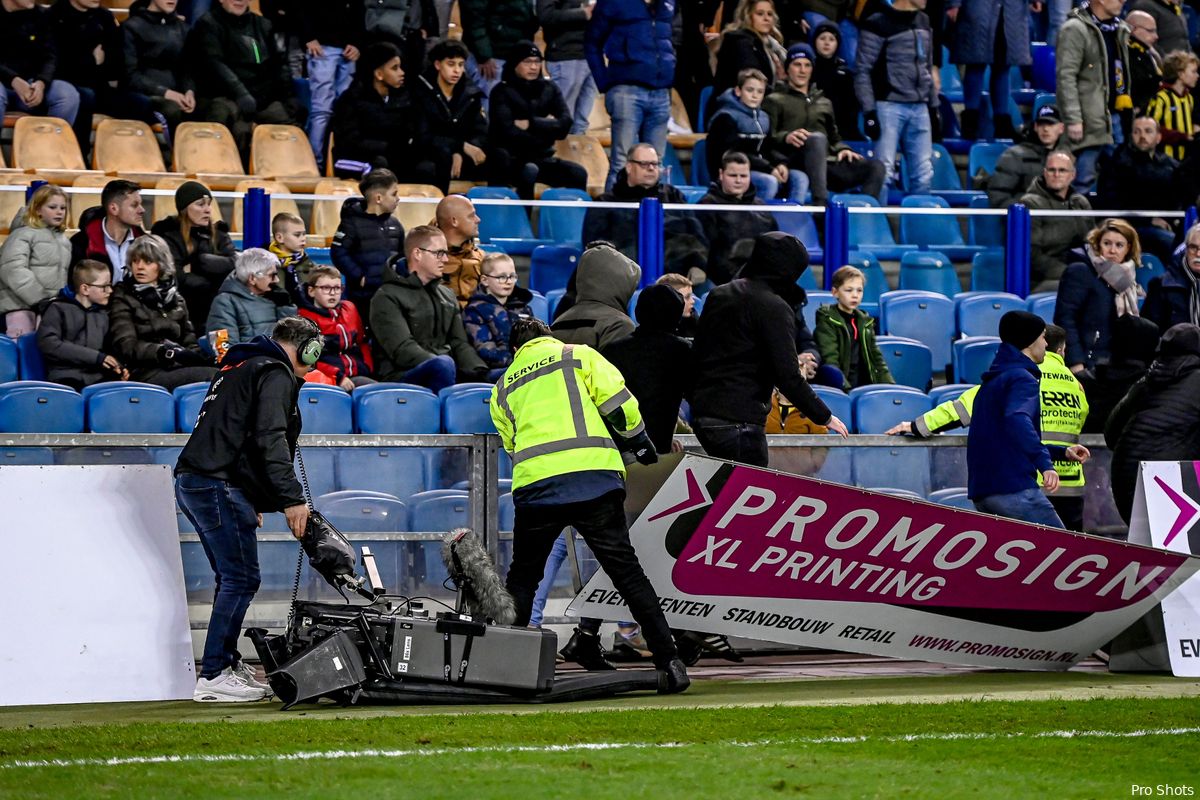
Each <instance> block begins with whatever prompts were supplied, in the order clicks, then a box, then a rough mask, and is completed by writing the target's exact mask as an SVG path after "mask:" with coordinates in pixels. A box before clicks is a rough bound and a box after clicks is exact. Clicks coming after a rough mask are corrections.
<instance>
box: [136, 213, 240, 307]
mask: <svg viewBox="0 0 1200 800" xmlns="http://www.w3.org/2000/svg"><path fill="white" fill-rule="evenodd" d="M214 228H215V230H216V233H217V235H216V239H215V240H214V239H213V237H212V236H210V235H209V233H208V231H207V230H204V229H203V228H193V229H192V232H191V240H192V243H193V244H194V245H195V248H194V249H193V250H192V252H190V253H189V252H188V248H187V246H186V245H185V244H184V243H183V231H182V230H180V227H179V217H178V216H174V217H164V218H163V219H160V220H159V221H158V222H156V223H154V227H153V228H151V229H150V232H151V233H153V234H157V235H158V236H161V237H162V239H163V241H164V242H166V243H167V247H169V248H170V249H171V259H172V260H173V261H174V263H175V270H176V275H177V276H178V282H179V291H180V293H181V294H182V295H183V299H184V301H185V302H186V303H187V307H188V317H189V318H190V319H191V320H192V323H193V324H194V325H195V326H196V329H197V330H206V328H205V321H206V320H207V319H208V309H209V307H210V306H212V301H213V298H214V297H216V296H217V292H219V291H220V290H221V284H222V283H223V282H224V281H225V278H226V277H227V276H228V275H229V273H230V272H233V258H234V256H236V255H237V249H236V248H235V247H234V246H233V239H231V238H230V236H229V226H228V225H226V224H225V223H224V221H219V222H217V223H215V225H214Z"/></svg>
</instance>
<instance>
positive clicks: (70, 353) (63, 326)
mask: <svg viewBox="0 0 1200 800" xmlns="http://www.w3.org/2000/svg"><path fill="white" fill-rule="evenodd" d="M107 336H108V308H107V307H105V306H100V305H92V306H90V307H88V308H84V307H83V306H81V305H80V304H79V301H78V300H77V299H76V298H75V293H74V292H73V291H71V289H70V288H65V289H62V290H61V291H59V293H58V296H57V297H55V298H54V299H53V300H51V301H50V305H48V306H46V311H45V312H44V313H43V314H42V321H41V322H40V323H38V329H37V345H38V350H40V351H41V353H42V360H43V361H44V362H45V363H46V380H48V381H53V382H54V383H70V384H71V385H74V386H90V385H91V384H93V383H99V382H100V381H102V380H105V379H106V378H114V379H115V375H114V374H113V373H111V372H109V371H107V370H105V369H104V368H103V367H101V366H100V365H101V364H103V363H104V358H105V353H104V340H105V339H106V338H107Z"/></svg>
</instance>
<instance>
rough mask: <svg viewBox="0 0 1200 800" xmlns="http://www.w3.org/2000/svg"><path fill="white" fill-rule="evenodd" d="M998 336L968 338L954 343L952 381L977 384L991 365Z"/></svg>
mask: <svg viewBox="0 0 1200 800" xmlns="http://www.w3.org/2000/svg"><path fill="white" fill-rule="evenodd" d="M999 347H1000V337H999V336H968V337H967V338H965V339H958V340H957V341H955V342H954V380H955V381H957V382H958V383H979V382H980V381H982V380H983V373H984V372H986V371H987V369H988V367H990V366H991V365H992V360H993V359H994V358H995V357H996V350H997V349H998V348H999Z"/></svg>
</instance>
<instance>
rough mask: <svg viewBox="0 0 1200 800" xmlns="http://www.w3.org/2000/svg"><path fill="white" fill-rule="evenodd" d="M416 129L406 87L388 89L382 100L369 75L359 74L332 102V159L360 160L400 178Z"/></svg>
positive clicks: (405, 165) (411, 102)
mask: <svg viewBox="0 0 1200 800" xmlns="http://www.w3.org/2000/svg"><path fill="white" fill-rule="evenodd" d="M363 72H364V73H365V72H366V71H365V70H363ZM416 128H417V121H416V119H415V118H414V116H413V99H412V94H411V93H410V92H409V90H408V88H407V87H405V86H401V87H400V88H399V89H392V90H390V91H389V92H388V96H387V99H386V100H385V99H384V98H383V97H382V96H380V94H379V92H377V91H375V86H374V83H373V82H372V80H371V78H370V76H369V75H365V74H363V75H360V76H359V77H358V78H356V79H355V81H354V82H353V83H351V84H350V88H349V89H347V90H346V91H345V92H343V93H342V94H341V95H340V96H339V97H338V99H337V100H335V101H334V102H333V121H332V123H331V128H330V129H331V130H332V131H333V158H334V160H335V161H341V160H343V159H349V160H351V161H363V162H365V163H367V164H370V165H371V166H372V167H386V168H388V169H390V170H392V172H395V173H397V174H399V175H403V174H405V172H406V171H407V170H408V168H409V166H410V165H409V164H408V163H406V161H405V159H406V158H407V156H408V154H409V152H410V148H411V147H412V140H413V135H414V133H415V132H416Z"/></svg>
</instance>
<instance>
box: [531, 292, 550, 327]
mask: <svg viewBox="0 0 1200 800" xmlns="http://www.w3.org/2000/svg"><path fill="white" fill-rule="evenodd" d="M529 310H530V311H532V312H533V315H534V316H535V317H537V318H538V319H540V320H541V321H542V322H549V321H550V303H549V302H547V301H546V295H544V294H542V293H541V292H534V293H533V297H531V298H529Z"/></svg>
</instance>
